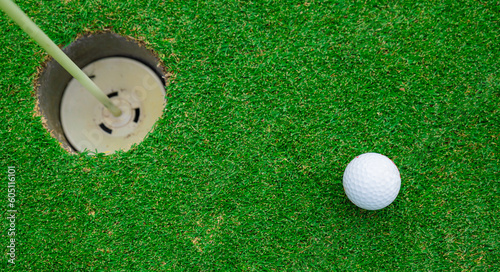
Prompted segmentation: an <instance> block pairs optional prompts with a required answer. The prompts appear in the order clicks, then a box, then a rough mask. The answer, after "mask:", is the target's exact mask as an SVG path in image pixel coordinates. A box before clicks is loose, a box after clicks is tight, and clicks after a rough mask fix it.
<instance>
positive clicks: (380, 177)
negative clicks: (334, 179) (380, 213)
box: [343, 153, 401, 210]
mask: <svg viewBox="0 0 500 272" xmlns="http://www.w3.org/2000/svg"><path fill="white" fill-rule="evenodd" d="M343 184H344V191H345V193H346V195H347V197H348V198H349V200H351V202H352V203H354V204H355V205H356V206H358V207H360V208H363V209H366V210H380V209H383V208H385V207H387V206H388V205H389V204H391V203H392V202H393V201H394V199H396V197H397V196H398V193H399V189H400V188H401V176H400V174H399V170H398V168H397V167H396V165H395V164H394V163H393V162H392V161H391V160H390V159H389V158H387V157H386V156H384V155H381V154H378V153H365V154H362V155H359V156H357V157H356V158H354V159H353V160H352V161H351V162H350V163H349V165H347V167H346V169H345V171H344V178H343Z"/></svg>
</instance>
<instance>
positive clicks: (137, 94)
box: [36, 32, 168, 154]
mask: <svg viewBox="0 0 500 272" xmlns="http://www.w3.org/2000/svg"><path fill="white" fill-rule="evenodd" d="M63 51H64V52H65V53H66V54H67V55H68V56H69V57H70V58H71V59H72V60H73V61H74V62H75V63H76V64H77V65H78V66H79V67H80V68H81V69H82V70H83V71H84V73H85V74H87V75H88V76H89V78H90V79H91V80H92V81H94V83H95V84H96V85H97V86H99V87H100V88H101V90H102V91H103V92H104V93H105V94H106V95H107V96H108V98H109V99H110V100H111V101H112V102H113V104H115V105H116V106H117V107H118V108H120V110H121V111H122V114H121V115H120V116H118V117H115V116H113V115H112V114H111V112H109V111H108V109H107V108H105V107H104V106H103V105H102V104H101V103H100V102H99V101H98V100H97V99H96V98H95V97H93V96H92V95H91V94H90V93H89V92H88V91H87V90H86V89H85V88H83V87H82V86H81V85H80V83H79V82H78V81H76V80H75V79H74V78H73V77H72V76H71V75H70V74H69V73H68V72H66V70H64V69H63V68H62V67H61V66H60V65H59V64H58V63H57V62H56V61H55V60H49V61H48V62H47V63H46V65H45V67H44V68H42V70H41V72H40V73H39V77H38V79H37V81H36V96H37V112H38V113H39V114H40V115H41V116H42V120H43V123H44V126H45V127H46V128H47V130H48V131H49V132H50V133H51V135H52V136H53V137H54V138H56V139H57V140H58V141H59V142H60V143H61V146H62V147H63V148H64V149H66V150H67V151H69V152H72V153H75V152H83V151H89V152H91V153H94V152H96V153H105V154H112V153H114V152H115V151H118V150H123V151H127V150H129V149H130V148H131V147H132V146H133V145H134V144H139V143H140V142H141V141H142V140H143V139H144V138H145V137H146V136H147V134H148V133H149V132H150V131H151V130H152V129H153V128H154V125H155V123H156V121H157V120H158V118H160V117H161V115H162V113H163V109H164V107H165V103H166V100H165V85H166V83H167V80H168V76H167V75H168V74H167V73H166V71H165V69H164V67H163V66H162V65H161V61H160V59H159V58H158V57H157V56H156V55H155V54H154V53H153V52H152V51H150V50H149V49H147V48H146V47H145V46H143V45H142V44H141V43H139V42H137V41H135V40H133V39H131V38H128V37H123V36H120V35H117V34H114V33H109V32H107V33H97V34H89V35H85V36H83V37H81V38H78V39H77V40H76V41H75V42H73V43H72V44H70V45H68V46H67V47H66V48H64V49H63Z"/></svg>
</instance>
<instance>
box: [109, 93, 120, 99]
mask: <svg viewBox="0 0 500 272" xmlns="http://www.w3.org/2000/svg"><path fill="white" fill-rule="evenodd" d="M115 96H118V92H112V93H109V94H108V97H109V98H111V97H115Z"/></svg>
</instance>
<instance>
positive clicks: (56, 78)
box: [36, 33, 165, 151]
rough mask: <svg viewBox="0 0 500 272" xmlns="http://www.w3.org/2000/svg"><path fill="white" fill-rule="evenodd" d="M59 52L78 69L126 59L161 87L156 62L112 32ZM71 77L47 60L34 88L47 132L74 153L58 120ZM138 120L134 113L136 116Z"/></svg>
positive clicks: (148, 53) (93, 35) (146, 53)
mask: <svg viewBox="0 0 500 272" xmlns="http://www.w3.org/2000/svg"><path fill="white" fill-rule="evenodd" d="M63 51H64V52H65V53H66V54H67V55H68V56H69V58H70V59H72V60H73V61H74V62H75V63H76V64H77V65H78V66H79V67H80V68H83V67H85V66H87V65H88V64H90V63H92V62H95V61H97V60H100V59H103V58H109V57H126V58H130V59H134V60H137V61H140V62H142V63H143V64H145V65H146V66H148V67H150V68H151V69H152V70H153V71H154V72H155V73H156V74H157V75H158V77H159V78H160V79H161V80H162V82H163V84H164V85H165V78H164V77H165V75H164V74H163V70H162V68H161V67H160V60H159V59H158V58H157V57H156V56H155V55H154V54H153V53H152V52H151V51H150V50H149V49H147V48H145V47H143V46H141V45H139V43H137V42H135V41H132V40H130V39H128V38H125V37H123V36H120V35H118V34H115V33H99V34H92V35H88V36H84V37H81V38H79V39H77V40H76V41H75V42H73V43H71V44H70V45H68V46H67V47H66V48H64V49H63ZM71 79H72V76H71V75H70V74H69V73H68V72H66V70H64V68H62V67H61V66H60V65H59V63H57V62H56V61H54V60H51V61H49V62H48V63H47V65H46V67H45V69H44V70H43V72H42V73H41V74H40V77H39V79H38V82H37V85H38V89H37V91H36V92H37V98H38V106H39V110H40V113H41V115H42V116H44V117H45V120H46V126H47V129H48V130H49V131H50V132H51V134H52V135H53V136H54V137H55V138H56V139H57V140H59V142H61V143H62V145H63V147H65V148H66V149H70V150H73V151H76V149H75V148H74V147H72V146H71V144H70V143H69V142H68V140H67V139H66V137H65V135H64V131H63V128H62V125H61V121H60V120H61V119H60V106H61V98H62V95H63V92H64V90H65V89H66V86H67V85H68V83H69V81H70V80H71ZM135 118H137V120H138V114H137V112H136V117H135Z"/></svg>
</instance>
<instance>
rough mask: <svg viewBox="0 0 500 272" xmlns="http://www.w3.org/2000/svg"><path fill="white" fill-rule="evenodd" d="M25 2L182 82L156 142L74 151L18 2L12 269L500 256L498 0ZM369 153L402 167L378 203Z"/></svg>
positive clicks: (300, 266) (442, 264) (11, 82)
mask: <svg viewBox="0 0 500 272" xmlns="http://www.w3.org/2000/svg"><path fill="white" fill-rule="evenodd" d="M17 2H19V4H20V6H21V8H22V9H23V10H24V11H26V12H27V14H28V15H29V16H30V17H31V18H33V20H34V21H35V22H36V23H37V24H39V25H40V27H41V28H42V29H43V30H44V31H46V32H47V34H48V35H49V36H50V37H51V38H52V39H54V41H55V42H56V43H57V44H61V45H66V44H69V43H71V42H72V41H73V40H74V39H75V37H76V36H77V35H78V34H80V33H84V32H87V31H98V30H103V29H109V28H111V29H113V31H115V32H117V33H119V34H122V35H130V36H133V37H136V38H138V39H141V40H144V41H145V42H146V43H147V44H148V46H149V47H150V48H152V49H153V50H155V51H156V52H157V53H158V54H159V55H160V56H161V58H162V59H163V61H164V62H165V63H166V65H167V66H168V69H169V70H170V71H171V72H172V73H173V74H174V77H173V81H172V82H171V84H170V85H169V86H168V88H167V92H168V95H169V98H168V104H167V106H166V110H165V113H164V115H163V117H162V119H161V120H159V121H158V127H157V129H156V130H155V131H154V132H153V133H151V134H150V135H149V136H148V137H147V138H146V140H145V141H144V142H143V143H142V144H140V145H138V146H136V147H135V148H134V149H133V150H131V151H129V152H126V153H125V152H120V153H118V154H115V155H111V156H101V155H99V156H95V157H92V156H87V155H84V154H79V155H71V154H68V153H67V152H66V151H64V150H63V149H62V148H60V146H59V144H58V142H57V141H56V140H55V139H53V138H51V137H50V135H49V133H48V132H47V131H46V130H45V129H44V127H43V125H42V122H41V120H40V118H39V117H34V114H33V113H34V105H35V97H34V90H33V81H34V79H35V74H36V70H37V68H38V67H39V66H40V65H41V64H42V63H43V60H44V58H45V53H44V52H43V51H42V49H41V48H40V47H38V46H37V45H36V44H34V42H32V41H30V40H29V39H28V37H27V35H26V34H24V33H22V32H21V30H20V29H19V28H18V27H17V26H15V25H14V24H13V23H12V22H11V21H10V20H8V19H7V17H6V16H5V15H3V14H1V15H0V73H1V77H0V90H1V99H0V114H1V116H3V118H2V121H1V123H0V139H1V142H0V147H1V148H0V169H1V173H3V174H2V175H3V177H2V179H1V180H2V184H1V186H2V187H1V188H2V192H3V194H5V195H4V196H0V199H2V202H0V207H2V208H1V209H0V210H1V211H2V214H3V217H2V218H3V219H2V220H1V222H0V226H1V227H2V232H1V233H2V236H1V239H0V246H1V247H2V248H3V249H4V252H7V251H6V246H7V245H8V239H9V238H10V237H9V236H8V235H7V231H6V230H7V228H8V221H7V219H5V218H6V216H7V213H6V211H7V200H6V196H7V193H6V190H7V181H6V174H5V173H6V170H7V166H8V165H15V166H16V167H17V170H18V172H17V178H18V183H17V190H18V192H17V193H18V194H17V202H16V204H17V205H18V210H19V214H18V219H17V220H18V221H17V226H16V227H17V236H16V241H18V244H17V250H18V252H17V253H18V259H17V260H16V265H15V266H12V265H8V264H7V256H5V255H4V257H3V258H2V259H1V260H0V268H9V269H17V270H19V271H44V270H45V271H54V270H55V271H77V270H90V271H93V270H95V271H107V270H109V271H117V270H123V271H125V270H127V271H144V270H146V269H161V270H175V271H183V270H186V271H193V270H203V271H206V270H248V271H267V270H279V271H282V270H300V271H321V270H363V271H366V270H374V271H375V270H377V271H380V270H403V271H498V270H499V269H500V265H499V263H500V257H499V256H500V235H499V234H500V231H499V225H500V220H499V218H500V213H499V207H500V199H499V194H500V190H499V187H500V185H499V184H500V183H499V181H500V180H499V177H500V170H499V165H500V154H499V153H500V152H499V146H498V143H499V136H500V129H499V127H500V118H499V115H500V114H499V106H500V75H499V71H500V64H499V61H500V3H499V2H498V1H487V2H484V3H483V2H481V3H480V2H476V1H459V3H457V2H456V1H452V0H449V1H425V2H424V1H390V2H389V3H387V2H386V1H368V2H367V3H366V4H364V3H361V2H350V1H310V2H304V1H253V2H252V1H224V2H223V1H208V2H203V1H197V2H196V1H123V2H124V3H121V1H120V2H119V1H113V2H111V1H109V2H108V1H33V0H30V1H17ZM414 2H421V3H418V4H417V3H414ZM365 152H378V153H382V154H385V155H387V156H388V157H390V158H391V159H393V160H394V162H395V163H396V165H397V166H398V167H399V170H400V172H401V177H402V188H401V192H400V194H399V196H398V198H397V199H396V201H395V202H394V203H393V204H391V205H390V206H389V207H387V208H385V209H383V210H380V211H375V212H371V211H365V210H362V209H359V208H357V207H355V206H354V205H353V204H351V203H350V202H349V200H348V199H347V198H346V196H345V194H344V192H343V188H342V174H343V171H344V169H345V167H346V166H347V164H348V162H349V161H350V160H351V159H353V158H354V157H355V156H356V155H359V154H361V153H365Z"/></svg>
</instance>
